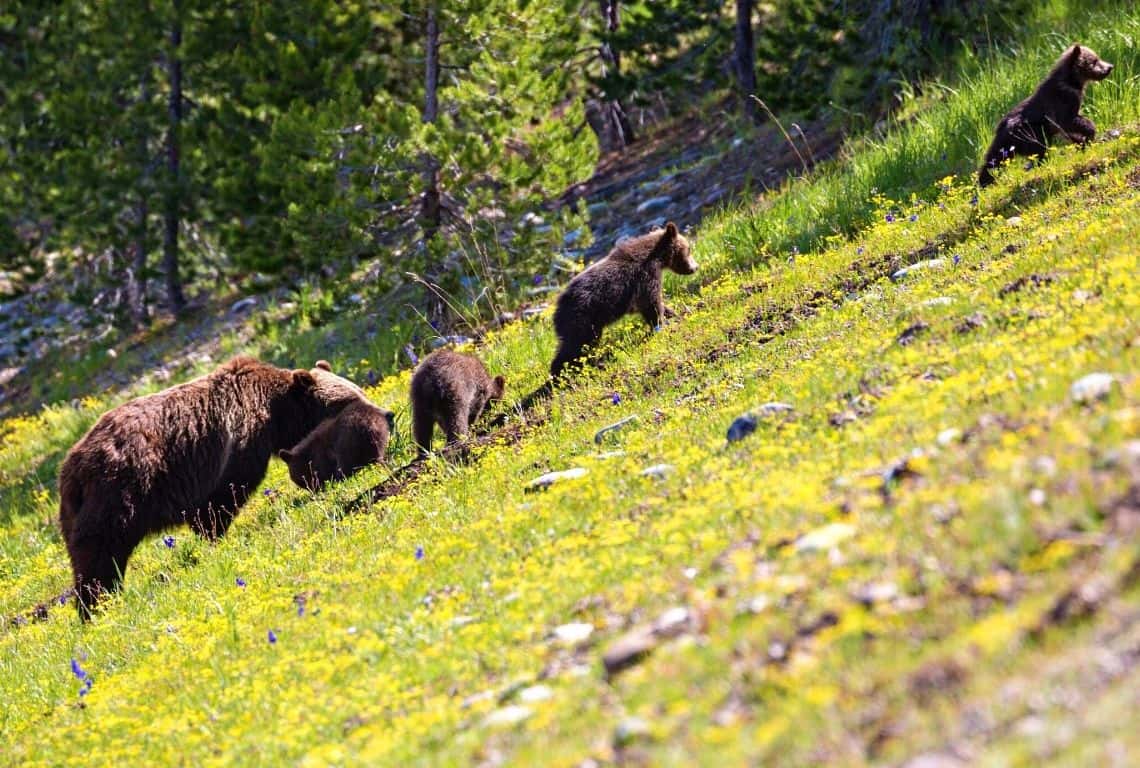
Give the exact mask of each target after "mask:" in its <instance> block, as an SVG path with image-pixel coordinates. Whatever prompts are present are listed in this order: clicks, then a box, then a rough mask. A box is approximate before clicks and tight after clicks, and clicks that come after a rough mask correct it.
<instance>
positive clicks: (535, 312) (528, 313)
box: [522, 304, 550, 320]
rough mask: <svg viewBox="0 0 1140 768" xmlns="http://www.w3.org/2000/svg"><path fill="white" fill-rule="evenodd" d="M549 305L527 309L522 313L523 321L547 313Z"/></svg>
mask: <svg viewBox="0 0 1140 768" xmlns="http://www.w3.org/2000/svg"><path fill="white" fill-rule="evenodd" d="M549 306H550V305H549V304H539V305H538V306H537V307H527V308H526V309H524V310H523V311H522V319H523V320H530V319H531V318H534V317H538V316H539V315H541V314H542V313H543V312H545V311H546V309H547V307H549Z"/></svg>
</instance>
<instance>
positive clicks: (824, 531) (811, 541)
mask: <svg viewBox="0 0 1140 768" xmlns="http://www.w3.org/2000/svg"><path fill="white" fill-rule="evenodd" d="M854 535H855V526H853V525H849V524H848V523H829V524H828V525H825V526H823V527H821V528H816V529H815V530H814V531H810V532H808V533H805V534H804V535H803V536H800V537H799V538H798V539H796V545H795V546H796V551H797V552H818V551H820V550H825V549H831V548H832V547H834V546H835V545H836V544H838V543H839V542H841V541H845V540H846V539H849V538H851V537H852V536H854Z"/></svg>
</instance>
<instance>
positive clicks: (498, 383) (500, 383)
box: [491, 376, 507, 400]
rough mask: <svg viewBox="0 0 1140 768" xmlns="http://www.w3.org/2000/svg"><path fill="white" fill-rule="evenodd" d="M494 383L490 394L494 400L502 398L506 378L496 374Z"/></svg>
mask: <svg viewBox="0 0 1140 768" xmlns="http://www.w3.org/2000/svg"><path fill="white" fill-rule="evenodd" d="M494 384H495V386H494V389H493V390H492V393H491V394H492V396H493V397H494V398H495V399H496V400H498V399H500V398H502V396H503V392H505V391H506V389H507V380H506V378H504V377H503V376H496V377H495V381H494Z"/></svg>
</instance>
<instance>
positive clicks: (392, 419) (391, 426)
mask: <svg viewBox="0 0 1140 768" xmlns="http://www.w3.org/2000/svg"><path fill="white" fill-rule="evenodd" d="M384 421H386V422H388V431H389V432H393V431H395V429H396V414H394V413H392V412H391V411H384Z"/></svg>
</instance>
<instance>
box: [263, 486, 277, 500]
mask: <svg viewBox="0 0 1140 768" xmlns="http://www.w3.org/2000/svg"><path fill="white" fill-rule="evenodd" d="M261 495H262V496H264V497H265V498H267V499H268V498H271V497H273V496H276V495H277V489H276V488H266V489H265V490H264V491H262V492H261Z"/></svg>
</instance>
